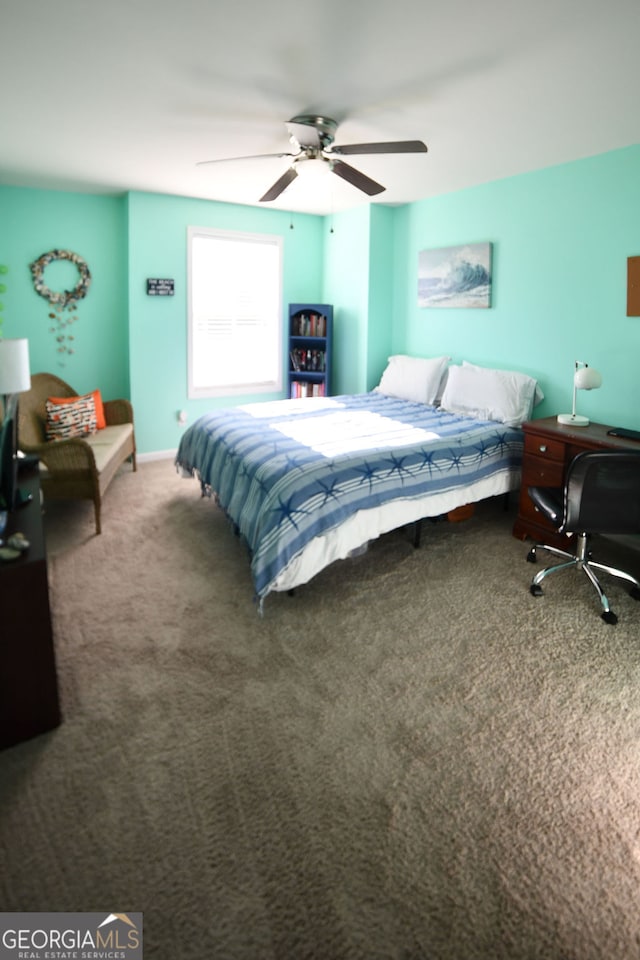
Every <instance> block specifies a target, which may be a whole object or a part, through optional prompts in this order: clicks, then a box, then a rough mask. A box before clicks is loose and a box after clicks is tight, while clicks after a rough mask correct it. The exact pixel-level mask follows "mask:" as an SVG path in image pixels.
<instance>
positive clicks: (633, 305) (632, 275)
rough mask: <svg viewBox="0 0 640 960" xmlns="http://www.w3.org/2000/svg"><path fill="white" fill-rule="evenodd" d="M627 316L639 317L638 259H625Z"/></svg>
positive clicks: (639, 263) (639, 286)
mask: <svg viewBox="0 0 640 960" xmlns="http://www.w3.org/2000/svg"><path fill="white" fill-rule="evenodd" d="M627 316H628V317H640V257H627Z"/></svg>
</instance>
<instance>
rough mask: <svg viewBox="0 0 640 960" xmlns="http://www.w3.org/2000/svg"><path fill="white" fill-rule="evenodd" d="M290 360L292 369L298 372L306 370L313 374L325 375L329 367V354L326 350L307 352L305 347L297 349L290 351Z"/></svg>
mask: <svg viewBox="0 0 640 960" xmlns="http://www.w3.org/2000/svg"><path fill="white" fill-rule="evenodd" d="M289 359H290V360H291V369H292V370H295V371H296V372H298V371H300V370H304V371H311V372H312V373H324V371H325V370H326V366H327V354H326V351H324V350H306V349H304V348H303V347H295V348H294V349H293V350H290V351H289Z"/></svg>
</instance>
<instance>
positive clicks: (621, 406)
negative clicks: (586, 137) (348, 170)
mask: <svg viewBox="0 0 640 960" xmlns="http://www.w3.org/2000/svg"><path fill="white" fill-rule="evenodd" d="M394 229H395V244H394V247H395V256H394V276H395V281H396V283H395V294H394V305H395V309H394V332H393V346H394V351H395V352H407V353H414V354H416V355H422V356H432V355H437V354H441V353H448V354H450V355H451V356H452V357H453V359H454V360H455V361H457V362H459V361H460V360H462V359H467V360H471V361H475V362H478V363H483V364H487V365H494V366H499V367H503V368H509V367H513V368H515V369H518V370H523V371H526V372H528V373H530V374H532V375H533V376H535V377H537V378H538V380H539V381H540V384H541V386H542V389H543V391H544V393H545V397H546V399H545V401H544V403H543V404H541V405H540V406H539V407H538V408H537V409H536V411H535V413H536V416H549V415H551V414H554V413H557V412H564V411H567V412H568V411H570V410H571V399H572V388H571V384H572V374H573V363H574V360H584V361H587V362H588V363H589V364H590V365H591V366H594V367H596V368H597V369H598V370H600V372H601V373H602V376H603V385H602V387H601V389H600V390H597V391H590V392H586V391H581V392H580V393H579V394H578V412H580V413H583V414H585V415H587V416H590V417H591V418H592V419H594V420H599V421H601V422H604V423H616V424H617V425H620V426H622V425H624V426H631V427H636V428H637V427H640V377H639V376H638V361H639V360H640V317H627V316H626V289H627V280H626V275H627V257H629V256H634V255H638V254H640V147H637V146H635V147H631V148H628V149H624V150H619V151H615V152H612V153H608V154H603V155H600V156H597V157H592V158H589V159H587V160H581V161H578V162H575V163H571V164H565V165H562V166H557V167H552V168H549V169H546V170H541V171H537V172H536V173H530V174H526V175H523V176H519V177H512V178H510V179H506V180H501V181H497V182H495V183H489V184H485V185H483V186H479V187H475V188H473V189H469V190H464V191H460V192H458V193H455V194H450V195H446V196H441V197H436V198H434V199H430V200H425V201H422V202H420V203H414V204H411V205H409V206H406V207H403V208H402V209H399V210H398V211H397V212H396V219H395V223H394ZM483 241H490V242H491V243H492V244H493V300H492V308H491V309H489V310H482V309H475V310H464V309H421V308H419V307H418V305H417V269H418V254H419V251H420V250H424V249H429V248H433V247H440V246H450V245H454V244H459V243H472V242H483Z"/></svg>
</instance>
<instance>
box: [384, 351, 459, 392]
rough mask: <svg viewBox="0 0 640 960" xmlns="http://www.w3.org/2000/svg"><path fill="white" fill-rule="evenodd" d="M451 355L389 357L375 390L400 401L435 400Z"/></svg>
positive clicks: (401, 355)
mask: <svg viewBox="0 0 640 960" xmlns="http://www.w3.org/2000/svg"><path fill="white" fill-rule="evenodd" d="M450 359H451V358H450V357H432V358H430V359H426V358H423V357H407V356H404V355H403V354H396V355H395V356H393V357H389V362H388V364H387V368H386V370H385V371H384V373H383V374H382V378H381V380H380V383H379V384H378V386H377V387H375V390H377V391H378V392H379V393H386V394H387V396H389V397H398V398H399V399H400V400H413V401H414V402H416V403H434V402H435V399H436V397H437V396H438V394H439V389H440V382H441V380H442V378H443V376H444V373H445V371H446V369H447V364H448V363H449V360H450Z"/></svg>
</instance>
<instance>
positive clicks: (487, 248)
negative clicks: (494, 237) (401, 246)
mask: <svg viewBox="0 0 640 960" xmlns="http://www.w3.org/2000/svg"><path fill="white" fill-rule="evenodd" d="M418 306H419V307H490V306H491V244H490V243H465V244H460V245H459V246H456V247H440V248H438V249H436V250H421V251H420V253H419V255H418Z"/></svg>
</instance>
